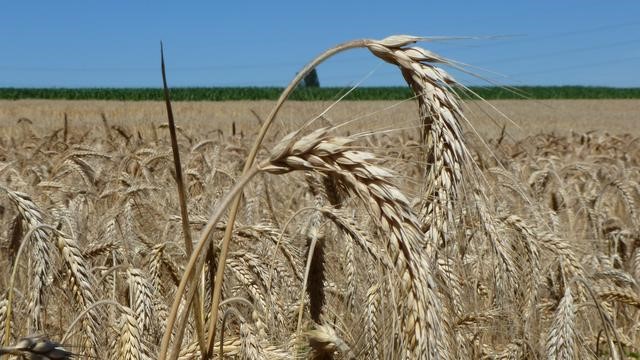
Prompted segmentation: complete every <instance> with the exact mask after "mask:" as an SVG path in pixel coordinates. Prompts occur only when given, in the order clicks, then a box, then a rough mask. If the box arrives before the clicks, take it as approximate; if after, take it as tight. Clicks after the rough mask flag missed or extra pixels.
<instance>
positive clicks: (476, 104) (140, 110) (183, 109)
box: [0, 100, 640, 139]
mask: <svg viewBox="0 0 640 360" xmlns="http://www.w3.org/2000/svg"><path fill="white" fill-rule="evenodd" d="M273 104H274V102H273V101H221V102H202V101H199V102H175V103H174V104H173V107H174V109H175V116H176V121H177V122H178V123H179V124H178V125H179V126H180V127H182V128H184V129H191V128H193V129H196V128H197V129H200V130H204V131H214V130H222V131H224V132H230V131H231V127H232V124H233V123H234V122H235V123H236V126H237V131H238V132H240V131H242V132H244V133H251V132H252V131H255V130H256V129H257V128H258V127H259V124H260V123H259V121H258V120H257V116H256V115H258V116H259V117H266V116H267V114H268V113H269V111H270V110H271V107H272V106H273ZM465 104H466V105H467V106H466V108H465V113H466V114H467V117H468V118H469V119H470V121H471V122H472V123H473V124H474V126H475V127H476V128H477V130H478V132H480V133H481V134H482V135H484V136H486V137H491V136H496V135H497V134H498V133H499V132H500V130H501V124H506V126H507V129H508V132H509V133H510V134H511V135H512V136H514V137H515V138H518V139H521V138H523V137H526V136H529V135H533V134H537V133H540V132H555V133H567V132H569V131H571V130H575V131H578V132H588V131H602V132H609V133H611V134H621V133H631V134H637V135H640V126H638V124H639V122H640V119H639V116H638V114H639V113H640V110H638V109H640V100H494V101H491V102H490V104H491V105H487V104H485V103H483V102H481V101H467V102H465ZM329 105H331V102H326V101H317V102H311V101H304V102H297V101H291V102H287V104H286V105H285V106H284V108H283V109H282V111H281V114H280V115H279V119H280V121H281V122H282V123H283V124H285V125H287V126H286V127H287V128H289V129H293V128H295V126H297V125H299V124H300V123H302V122H304V121H306V120H308V119H310V118H312V117H313V116H316V115H317V114H319V113H321V112H322V111H323V110H324V109H326V108H327V107H328V106H329ZM492 106H494V107H495V108H497V109H499V110H500V111H501V112H502V113H503V114H504V115H506V116H507V117H508V118H509V119H510V120H506V119H505V118H504V117H502V116H501V115H500V114H499V113H497V112H496V111H494V110H493V109H492V108H491V107H492ZM416 109H417V106H416V104H415V102H414V101H407V102H404V103H400V104H399V103H398V102H396V101H342V102H340V103H339V104H338V105H336V106H335V108H334V109H333V110H332V111H331V112H330V114H328V115H327V118H328V119H329V120H330V121H331V120H333V121H335V122H343V121H347V120H352V119H354V118H356V117H363V116H367V117H366V118H365V119H366V121H364V119H363V121H358V122H357V123H356V124H355V126H356V127H366V126H370V128H373V129H375V128H379V127H380V124H384V123H385V122H389V121H390V119H391V118H392V119H393V121H394V122H397V123H402V124H407V123H411V122H412V121H413V122H418V118H417V116H418V115H417V110H416ZM254 112H255V114H254ZM65 114H67V118H68V121H69V126H71V127H75V128H79V129H86V128H90V127H93V126H96V125H100V124H101V122H102V115H103V114H104V115H105V117H106V118H107V119H108V120H109V122H110V123H111V124H112V125H116V126H121V125H135V126H140V127H144V126H146V125H150V124H156V125H160V124H164V123H165V122H166V109H165V107H164V103H162V102H156V101H141V102H120V101H91V100H77V101H68V100H18V101H10V100H0V128H1V129H3V130H7V131H10V128H12V127H15V125H16V122H17V120H18V119H20V118H27V119H30V120H31V121H33V122H34V124H33V125H34V126H35V127H37V128H44V129H46V130H52V129H55V128H58V127H60V126H61V125H62V123H63V121H64V117H65ZM495 124H499V125H498V126H497V125H495ZM463 126H464V125H463ZM465 128H466V129H468V127H465ZM468 130H469V129H468Z"/></svg>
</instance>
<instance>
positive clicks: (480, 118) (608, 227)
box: [0, 39, 640, 360]
mask: <svg viewBox="0 0 640 360" xmlns="http://www.w3.org/2000/svg"><path fill="white" fill-rule="evenodd" d="M407 44H408V42H407V41H398V40H397V39H396V40H394V41H386V40H385V41H380V42H372V43H366V44H365V45H366V46H367V47H368V48H369V50H371V51H372V52H373V53H374V55H376V56H379V57H382V58H383V59H385V60H386V61H388V62H391V63H393V64H394V65H396V66H398V67H399V68H400V70H401V72H402V74H403V75H404V77H405V79H407V82H408V84H409V85H410V86H411V87H412V89H413V90H414V92H415V93H416V97H415V98H412V99H407V101H405V102H401V103H386V102H338V103H337V104H335V105H334V104H333V103H285V106H284V107H283V109H282V112H281V114H280V115H279V116H278V117H277V118H275V120H274V122H273V123H272V125H271V126H270V127H269V125H270V119H271V116H270V114H269V112H270V111H271V109H272V108H273V107H274V106H275V104H274V103H273V102H248V103H244V102H238V103H215V104H212V103H174V104H173V110H174V115H175V118H176V125H177V136H176V139H175V140H176V145H177V147H172V140H171V133H170V130H171V127H170V126H168V125H167V120H166V119H167V112H166V109H165V107H164V104H163V103H119V102H45V101H17V102H8V101H6V102H0V128H1V130H2V132H1V133H0V229H2V231H1V232H0V244H1V248H0V251H1V252H2V256H1V257H0V261H1V265H2V267H3V269H5V271H4V272H3V274H2V276H0V284H1V285H0V286H1V288H2V289H3V292H2V294H1V295H2V298H0V342H1V343H2V348H0V355H3V354H5V355H9V356H17V357H19V356H24V357H26V358H33V359H36V358H37V359H68V358H70V356H71V353H73V354H74V356H76V357H77V358H79V359H85V358H86V359H182V360H186V359H217V358H231V359H236V358H237V359H309V358H311V359H547V358H548V359H621V358H638V357H639V356H640V355H638V352H640V322H639V320H640V313H639V312H638V309H639V308H640V293H639V288H638V281H640V217H639V216H638V209H637V203H638V201H640V184H639V183H638V179H639V177H640V141H638V136H640V134H638V128H637V126H636V125H635V124H636V123H637V121H638V120H640V111H638V110H636V109H637V108H638V102H637V101H612V102H588V101H556V102H554V101H549V102H538V101H520V102H493V103H492V104H493V105H492V106H490V105H487V104H485V103H483V102H480V101H477V102H467V103H463V102H460V101H459V100H457V98H456V97H455V91H456V87H455V86H456V85H455V83H454V82H452V80H451V79H450V78H449V77H448V76H447V75H446V73H444V72H443V71H442V70H439V69H438V68H437V67H435V65H438V64H439V63H442V59H438V61H437V62H436V64H435V65H434V64H433V62H431V61H430V60H432V58H430V57H428V56H426V55H425V54H424V53H419V52H418V51H417V50H415V49H416V48H409V47H406V46H407ZM494 107H495V108H494ZM65 114H66V120H65ZM507 118H508V119H507ZM234 129H235V130H234ZM262 129H268V131H266V132H263V131H262ZM263 134H264V138H263V139H261V137H262V135H263ZM477 134H480V135H481V136H480V137H478V136H477ZM176 149H177V150H178V153H179V159H180V167H179V168H178V169H179V170H178V171H176V168H177V167H176V161H175V154H174V152H173V150H176ZM254 158H255V160H254ZM33 335H38V336H33Z"/></svg>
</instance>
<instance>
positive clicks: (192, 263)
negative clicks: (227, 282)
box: [159, 167, 260, 360]
mask: <svg viewBox="0 0 640 360" xmlns="http://www.w3.org/2000/svg"><path fill="white" fill-rule="evenodd" d="M258 172H260V170H259V169H258V167H253V168H251V169H250V170H249V171H248V172H247V173H246V174H245V175H243V176H242V177H241V178H240V179H239V180H238V182H237V183H236V184H235V185H234V186H233V188H231V190H230V191H229V193H228V194H227V195H226V196H225V197H224V198H223V199H222V200H221V201H220V203H219V205H218V206H217V207H216V210H215V211H214V213H213V214H212V215H211V218H210V219H209V222H208V223H207V226H206V227H205V228H204V230H203V231H202V233H201V235H200V239H199V240H198V244H197V245H196V247H195V249H194V250H193V253H192V254H191V257H190V258H189V262H188V263H187V266H186V267H185V269H184V274H183V275H182V279H180V284H179V285H178V289H177V290H176V293H175V295H174V300H173V304H172V305H171V311H170V312H169V316H168V318H167V327H166V329H165V332H164V335H163V337H162V342H161V344H160V353H159V359H160V360H166V359H167V355H168V349H169V341H170V340H171V333H172V331H174V330H179V329H174V325H175V322H176V318H177V316H178V309H179V307H180V303H181V300H182V297H183V296H184V293H185V290H186V288H187V285H188V283H189V281H190V277H191V276H192V275H191V274H194V273H200V272H201V271H202V267H203V266H204V262H201V261H198V260H199V259H200V255H202V253H203V251H204V249H207V248H208V247H209V245H210V243H211V236H210V235H211V233H212V232H213V230H214V229H215V225H216V224H217V223H218V221H219V220H220V218H221V217H222V215H223V214H224V212H225V210H226V209H227V207H228V206H229V204H230V203H231V201H232V200H233V199H234V198H235V196H236V195H237V194H238V193H240V192H241V191H242V189H243V188H244V186H245V185H246V184H247V183H248V182H249V181H250V180H251V179H252V178H253V177H254V176H255V175H256V174H258ZM196 263H197V264H196ZM187 305H188V304H187ZM185 309H186V310H185V311H189V306H187V307H185ZM185 325H186V323H185V324H183V325H182V327H184V326H185ZM177 332H179V331H177ZM181 344H182V338H181V337H179V338H177V339H176V347H180V346H181ZM175 355H177V354H175Z"/></svg>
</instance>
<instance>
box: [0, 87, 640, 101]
mask: <svg viewBox="0 0 640 360" xmlns="http://www.w3.org/2000/svg"><path fill="white" fill-rule="evenodd" d="M471 90H472V91H473V92H475V93H476V94H477V95H479V96H481V97H482V98H485V99H487V100H496V99H526V98H531V99H638V98H640V88H608V87H582V86H559V87H529V86H525V87H519V88H517V89H515V88H514V89H505V88H500V87H472V88H471ZM345 91H346V89H344V88H299V89H297V90H296V91H295V92H294V93H293V95H292V96H291V99H292V100H332V99H336V98H338V97H340V96H341V95H342V94H343V93H344V92H345ZM281 92H282V88H277V87H221V88H174V89H171V98H172V100H174V101H228V100H275V99H277V98H278V96H279V95H280V93H281ZM411 96H412V95H411V92H410V90H409V89H408V88H405V87H363V88H359V89H356V90H355V91H354V92H352V93H351V94H349V95H348V96H347V97H346V98H345V99H347V100H402V99H407V98H409V97H411ZM463 97H464V98H470V97H473V96H472V95H470V94H468V93H467V94H463ZM0 99H8V100H19V99H52V100H55V99H64V100H122V101H142V100H162V99H163V98H162V90H161V89H160V88H81V89H68V88H0Z"/></svg>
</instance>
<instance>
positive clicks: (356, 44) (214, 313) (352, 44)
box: [205, 40, 369, 358]
mask: <svg viewBox="0 0 640 360" xmlns="http://www.w3.org/2000/svg"><path fill="white" fill-rule="evenodd" d="M368 42H369V40H354V41H349V42H346V43H343V44H340V45H338V46H336V47H334V48H331V49H329V50H327V51H325V52H324V53H322V54H320V56H318V57H317V58H315V59H314V60H313V61H311V62H310V63H309V64H307V65H306V66H305V67H304V68H303V69H302V70H301V71H300V72H299V73H298V74H297V75H296V76H295V77H294V78H293V80H291V83H289V86H287V88H286V89H284V91H283V92H282V94H281V95H280V98H279V99H278V102H277V103H276V105H275V106H274V107H273V109H272V110H271V113H270V114H269V116H268V117H267V119H266V120H265V122H264V124H262V128H260V132H259V133H258V136H257V138H256V141H255V142H254V144H253V148H251V151H250V152H249V155H248V156H247V160H246V162H245V164H244V169H243V173H246V172H247V171H248V170H249V169H250V168H251V166H252V165H253V162H254V161H255V158H256V155H257V153H258V149H260V146H261V145H262V141H263V140H264V137H265V136H266V134H267V131H268V130H269V127H270V126H271V124H272V123H273V120H274V119H275V118H276V115H277V114H278V111H280V108H281V107H282V105H283V104H284V102H285V101H286V100H287V99H288V98H289V95H291V93H292V92H293V90H294V89H295V88H296V87H297V86H298V84H299V83H300V82H301V81H302V79H304V77H305V76H306V75H307V74H308V73H309V72H310V71H311V70H313V69H314V68H316V67H317V66H318V65H320V64H321V63H322V62H324V61H325V60H327V59H329V58H330V57H332V56H333V55H335V54H338V53H340V52H342V51H346V50H349V49H355V48H361V47H364V46H366V45H367V43H368ZM239 208H240V196H239V195H238V196H237V197H236V198H235V199H234V202H233V204H232V205H231V210H230V211H229V220H228V221H227V228H226V230H225V233H224V239H223V240H222V248H221V250H220V257H219V258H218V268H217V271H216V279H215V287H214V289H213V297H212V300H211V314H210V315H209V317H210V319H211V320H210V322H209V331H208V334H209V335H208V336H209V337H208V339H207V353H206V355H207V356H211V355H212V354H213V345H214V341H215V334H216V325H217V322H218V305H219V304H220V295H221V294H222V280H223V276H224V268H225V261H226V259H227V253H228V250H229V243H230V242H231V235H232V233H233V225H234V222H235V219H236V215H237V213H238V209H239ZM207 356H205V358H206V357H207Z"/></svg>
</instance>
